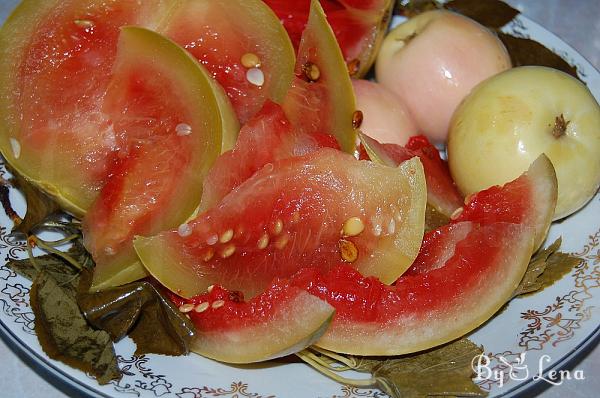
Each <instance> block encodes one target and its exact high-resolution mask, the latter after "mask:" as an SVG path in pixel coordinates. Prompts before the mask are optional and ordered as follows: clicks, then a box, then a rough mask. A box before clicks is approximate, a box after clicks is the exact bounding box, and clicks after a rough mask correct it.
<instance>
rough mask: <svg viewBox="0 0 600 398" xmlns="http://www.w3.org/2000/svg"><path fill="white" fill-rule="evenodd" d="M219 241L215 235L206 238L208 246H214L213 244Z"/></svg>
mask: <svg viewBox="0 0 600 398" xmlns="http://www.w3.org/2000/svg"><path fill="white" fill-rule="evenodd" d="M218 241H219V237H218V236H217V235H216V234H213V235H211V236H209V237H208V238H206V243H207V244H208V245H209V246H212V245H214V244H215V243H217V242H218Z"/></svg>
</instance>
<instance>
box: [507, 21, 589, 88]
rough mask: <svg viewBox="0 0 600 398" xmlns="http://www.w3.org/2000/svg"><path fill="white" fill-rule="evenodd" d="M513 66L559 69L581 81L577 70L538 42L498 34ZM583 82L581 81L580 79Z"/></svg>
mask: <svg viewBox="0 0 600 398" xmlns="http://www.w3.org/2000/svg"><path fill="white" fill-rule="evenodd" d="M498 37H499V38H500V40H502V43H504V45H505V46H506V49H507V50H508V53H509V54H510V59H511V61H512V64H513V66H525V65H540V66H547V67H550V68H554V69H558V70H560V71H563V72H565V73H568V74H570V75H571V76H573V77H575V78H577V79H579V76H578V75H577V68H576V67H574V66H572V65H570V64H569V63H568V62H567V61H565V60H564V59H563V58H561V57H560V56H559V55H558V54H555V53H554V52H553V51H552V50H550V49H548V48H547V47H545V46H544V45H542V44H540V43H538V42H537V41H534V40H531V39H527V38H521V37H515V36H512V35H509V34H507V33H503V32H498ZM580 80H581V79H580Z"/></svg>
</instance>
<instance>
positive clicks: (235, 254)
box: [134, 148, 427, 297]
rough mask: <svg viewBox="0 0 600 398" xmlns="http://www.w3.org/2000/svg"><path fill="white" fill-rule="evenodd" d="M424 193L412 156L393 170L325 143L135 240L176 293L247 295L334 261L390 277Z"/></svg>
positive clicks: (417, 242)
mask: <svg viewBox="0 0 600 398" xmlns="http://www.w3.org/2000/svg"><path fill="white" fill-rule="evenodd" d="M426 194H427V193H426V188H425V176H424V174H423V167H422V165H421V162H420V161H419V159H418V158H414V159H411V160H409V161H407V162H404V163H403V164H402V165H400V166H399V167H397V168H392V167H387V166H381V165H376V164H373V163H372V162H369V161H359V160H356V159H355V158H354V157H353V156H351V155H349V154H346V153H343V152H340V151H339V150H336V149H329V148H325V149H320V150H318V151H316V152H314V153H311V154H309V155H305V156H299V157H293V158H288V159H284V160H280V161H277V162H274V163H272V164H270V165H268V166H265V167H263V168H262V169H261V170H259V171H258V172H256V173H255V174H254V175H253V176H252V177H251V178H249V179H248V180H246V181H245V182H243V183H242V184H241V185H239V186H238V187H237V188H235V189H234V190H233V191H232V192H231V193H229V194H228V195H227V196H225V197H224V198H223V200H222V201H221V202H220V203H219V204H218V205H216V206H215V207H213V208H211V209H210V210H208V211H206V212H204V213H202V214H200V215H199V216H198V217H197V218H196V219H194V220H192V221H189V222H188V223H187V224H185V225H182V226H181V227H180V228H177V229H175V230H171V231H165V232H161V233H160V234H158V235H155V236H151V237H136V239H135V242H134V246H135V249H136V251H137V253H138V255H139V258H140V260H141V261H142V262H143V264H144V266H145V267H146V268H147V269H148V271H149V272H150V273H151V274H152V276H154V277H155V278H156V279H157V280H159V281H160V282H161V284H163V285H164V286H166V287H167V288H168V289H170V290H171V291H173V292H175V293H176V294H178V295H180V296H184V297H192V296H194V295H196V294H198V293H200V292H203V291H204V290H205V289H206V288H207V287H208V286H210V285H213V284H218V285H221V286H224V287H225V288H227V289H230V290H237V291H241V292H243V293H244V295H245V296H246V297H253V296H255V295H257V294H260V293H261V292H263V291H264V289H266V288H267V287H268V286H269V284H270V283H271V281H272V280H273V278H274V277H279V278H287V277H290V276H291V275H293V274H294V273H296V272H298V271H299V270H300V269H301V268H304V267H312V266H315V267H320V268H321V269H330V268H332V267H334V266H336V265H338V264H339V263H340V262H342V261H346V262H348V263H351V264H352V266H353V267H355V268H356V269H358V270H359V271H360V272H361V273H362V274H364V275H374V276H376V277H378V278H380V279H381V280H382V281H383V282H385V283H392V282H394V281H395V280H396V279H397V278H398V276H400V275H401V274H402V273H403V272H404V271H406V269H407V268H408V267H409V266H410V264H412V262H413V260H414V259H415V258H416V256H417V254H418V252H419V248H420V247H421V240H422V237H423V225H424V216H425V205H426Z"/></svg>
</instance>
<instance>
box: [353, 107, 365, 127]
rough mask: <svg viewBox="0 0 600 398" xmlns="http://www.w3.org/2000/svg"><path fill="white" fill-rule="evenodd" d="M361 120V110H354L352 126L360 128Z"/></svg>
mask: <svg viewBox="0 0 600 398" xmlns="http://www.w3.org/2000/svg"><path fill="white" fill-rule="evenodd" d="M362 122H363V113H362V111H359V110H357V111H355V112H354V113H353V114H352V127H353V128H354V129H358V128H360V126H362Z"/></svg>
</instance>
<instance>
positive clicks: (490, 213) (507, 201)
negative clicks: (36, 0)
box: [454, 154, 558, 250]
mask: <svg viewBox="0 0 600 398" xmlns="http://www.w3.org/2000/svg"><path fill="white" fill-rule="evenodd" d="M557 197H558V181H557V179H556V172H555V171H554V166H553V165H552V162H551V161H550V159H548V157H547V156H546V155H543V154H542V155H540V157H538V158H537V159H536V160H535V162H533V163H532V164H531V166H529V170H527V172H525V173H523V175H521V176H520V177H519V178H517V179H516V180H514V181H511V182H509V183H507V184H505V185H504V186H494V187H490V188H488V189H485V190H483V191H481V192H478V193H476V194H474V195H471V196H469V197H468V198H467V199H468V201H467V203H466V204H465V206H464V208H463V210H462V212H457V214H458V215H456V216H455V217H454V221H455V222H461V221H473V222H477V223H480V224H490V223H495V222H511V223H519V224H525V225H529V226H531V227H532V228H533V229H534V230H535V244H534V247H535V249H536V250H537V249H538V248H539V247H540V246H541V245H542V243H543V242H544V240H545V239H546V236H547V235H548V230H549V229H550V224H551V223H552V218H553V217H554V209H555V207H556V201H557Z"/></svg>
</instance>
